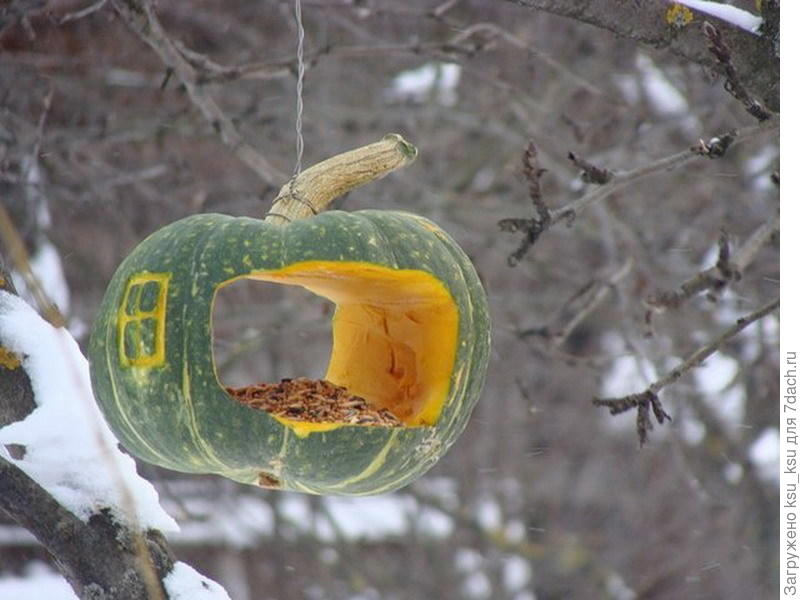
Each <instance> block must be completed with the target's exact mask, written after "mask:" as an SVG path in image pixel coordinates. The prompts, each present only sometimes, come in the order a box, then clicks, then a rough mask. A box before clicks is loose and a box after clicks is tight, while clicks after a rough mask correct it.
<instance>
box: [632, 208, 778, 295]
mask: <svg viewBox="0 0 800 600" xmlns="http://www.w3.org/2000/svg"><path fill="white" fill-rule="evenodd" d="M779 229H780V217H779V215H778V213H775V214H774V215H773V216H772V218H771V219H770V220H769V221H767V222H766V223H764V224H762V225H761V226H759V227H758V228H757V229H756V230H755V231H753V233H751V234H750V237H748V238H747V240H746V241H745V243H744V244H742V246H741V247H740V248H739V249H738V250H737V251H736V252H734V254H733V256H730V247H729V243H728V236H727V233H726V232H724V231H723V233H722V235H720V239H719V242H718V244H719V248H720V249H719V255H718V259H717V262H716V264H715V265H714V266H713V267H710V268H708V269H705V270H703V271H700V272H699V273H697V274H696V275H694V276H693V277H691V278H690V279H687V280H686V281H684V282H683V283H682V284H681V285H680V287H679V288H678V289H677V290H675V291H658V292H656V293H655V294H653V295H651V296H650V297H648V298H647V299H646V301H645V302H646V304H648V305H649V306H650V307H651V308H655V309H664V308H670V309H675V308H678V307H679V306H680V305H682V304H683V303H684V302H686V301H687V300H688V299H689V298H692V297H693V296H696V295H697V294H699V293H701V292H704V291H706V290H711V292H710V293H709V298H710V299H711V300H715V299H716V296H717V295H718V294H719V293H720V292H721V291H722V290H723V289H724V288H725V287H726V286H727V285H728V284H730V283H731V282H732V281H737V280H739V279H740V278H741V276H742V273H744V271H745V269H746V268H747V267H748V266H749V265H750V263H751V262H753V259H754V258H755V257H756V255H757V254H758V252H759V250H761V248H762V247H763V246H764V244H765V243H766V242H767V241H768V240H769V239H770V238H771V237H772V236H773V235H775V234H776V233H777V232H778V230H779Z"/></svg>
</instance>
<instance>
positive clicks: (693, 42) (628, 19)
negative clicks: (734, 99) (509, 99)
mask: <svg viewBox="0 0 800 600" xmlns="http://www.w3.org/2000/svg"><path fill="white" fill-rule="evenodd" d="M511 1H513V2H514V3H516V4H519V5H520V6H524V7H527V8H531V9H535V10H541V11H544V12H548V13H552V14H554V15H559V16H562V17H567V18H570V19H575V20H576V21H581V22H583V23H587V24H589V25H594V26H595V27H599V28H600V29H605V30H607V31H610V32H611V33H613V34H614V35H617V36H620V37H623V38H627V39H630V40H634V41H636V42H639V43H642V44H645V45H647V46H652V47H654V48H659V49H661V48H663V49H666V50H668V51H669V52H672V53H673V54H675V55H677V56H680V57H681V58H683V59H686V60H688V61H690V62H692V63H695V64H698V65H700V66H703V67H706V68H709V69H711V70H713V71H714V72H716V73H719V74H720V75H723V76H724V75H725V73H724V66H723V65H720V64H719V63H718V62H717V60H716V59H715V58H714V57H713V56H712V55H711V54H710V53H709V52H708V49H707V46H706V38H705V36H704V35H703V31H702V27H701V25H700V19H699V18H698V19H694V21H693V22H692V23H689V24H687V25H686V26H685V27H683V28H681V29H679V30H678V29H676V28H674V27H671V26H670V24H669V23H668V22H667V18H666V13H667V10H668V8H669V3H668V2H661V1H655V0H648V1H646V2H619V0H590V1H588V2H586V1H584V2H572V1H570V0H566V1H565V0H511ZM771 4H776V5H777V4H778V3H777V2H773V3H771ZM703 17H704V18H706V19H709V20H713V21H714V23H715V24H716V26H717V28H718V29H719V30H720V31H721V32H722V33H723V35H724V37H725V39H726V40H727V44H728V46H729V47H730V48H732V49H733V52H734V60H735V61H736V65H737V70H738V73H739V78H740V81H741V83H742V84H743V85H744V86H746V87H747V89H749V90H750V91H751V92H752V93H754V94H755V95H757V96H758V97H760V98H762V99H763V101H764V104H765V105H766V107H767V108H768V109H769V110H771V111H773V112H780V61H779V59H778V57H777V55H776V53H775V49H774V45H773V40H772V36H771V35H767V34H765V35H756V34H753V33H749V32H747V31H743V30H742V29H739V28H737V27H734V26H732V25H731V24H729V23H727V22H725V21H721V20H719V19H714V18H713V17H709V16H708V15H703ZM766 21H767V24H768V25H769V19H767V20H766ZM767 33H768V32H767Z"/></svg>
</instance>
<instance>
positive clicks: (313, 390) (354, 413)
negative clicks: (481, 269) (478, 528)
mask: <svg viewBox="0 0 800 600" xmlns="http://www.w3.org/2000/svg"><path fill="white" fill-rule="evenodd" d="M416 154H417V150H416V148H415V147H414V146H412V145H411V144H409V143H408V142H406V141H405V140H404V139H403V138H402V137H401V136H399V135H397V134H389V135H387V136H385V137H384V138H383V139H382V140H381V141H379V142H377V143H374V144H370V145H368V146H364V147H362V148H359V149H357V150H353V151H350V152H346V153H344V154H340V155H338V156H335V157H333V158H330V159H328V160H326V161H323V162H322V163H319V164H317V165H315V166H312V167H310V168H309V169H307V170H305V171H303V172H301V173H299V174H298V175H297V176H296V177H294V178H292V180H291V181H290V182H289V183H287V184H286V185H285V186H284V187H283V188H282V189H281V191H280V193H279V195H278V198H277V200H275V202H274V203H273V205H272V208H271V209H270V212H269V214H268V215H267V217H266V219H265V220H258V219H253V218H248V217H232V216H228V215H221V214H199V215H194V216H190V217H187V218H184V219H182V220H180V221H177V222H175V223H172V224H171V225H168V226H166V227H164V228H163V229H160V230H158V231H156V232H155V233H153V234H152V235H150V236H149V237H148V238H147V239H145V240H144V241H143V242H141V244H139V246H137V247H136V248H135V249H134V250H133V252H131V254H130V255H129V256H128V257H127V258H126V259H125V260H124V261H123V262H122V264H121V265H120V266H119V268H118V269H117V272H116V273H115V275H114V277H113V278H112V280H111V282H110V284H109V286H108V289H107V291H106V294H105V297H104V299H103V303H102V305H101V308H100V312H99V316H98V318H97V320H96V322H95V325H94V328H93V330H92V336H91V340H90V348H89V358H90V364H91V375H92V385H93V387H94V391H95V396H96V397H97V401H98V403H99V405H100V407H101V409H102V411H103V413H104V414H105V416H106V419H107V421H108V423H109V425H110V426H111V428H112V429H113V431H114V432H115V433H116V435H117V437H118V438H119V440H120V441H121V442H122V443H123V445H124V446H125V447H126V448H127V449H128V450H129V451H130V452H131V453H133V454H134V455H136V456H138V457H139V458H141V459H143V460H145V461H147V462H150V463H154V464H157V465H161V466H163V467H167V468H170V469H174V470H177V471H183V472H189V473H215V474H219V475H223V476H225V477H228V478H230V479H233V480H236V481H239V482H243V483H249V484H257V485H261V486H264V487H271V488H281V489H289V490H296V491H303V492H309V493H318V494H348V495H364V494H376V493H381V492H387V491H390V490H393V489H397V488H399V487H401V486H403V485H406V484H408V483H410V482H411V481H413V480H414V479H416V478H417V477H419V476H420V475H421V474H422V473H424V472H425V471H427V470H428V469H429V468H430V467H431V466H433V464H435V463H436V461H437V460H438V459H439V458H441V457H442V456H443V454H444V453H445V452H446V451H447V449H448V448H449V447H450V446H451V445H452V444H453V442H454V441H455V440H456V438H457V437H458V435H459V434H460V433H461V432H462V430H463V429H464V427H465V426H466V423H467V420H468V419H469V416H470V413H471V412H472V409H473V407H474V405H475V403H476V402H477V400H478V397H479V395H480V393H481V389H482V387H483V381H484V375H485V372H486V366H487V361H488V352H489V316H488V310H487V303H486V295H485V293H484V290H483V287H482V286H481V283H480V281H479V279H478V276H477V274H476V272H475V269H474V267H473V266H472V263H471V262H470V260H469V259H468V258H467V256H466V255H465V254H464V252H463V251H462V250H461V249H460V248H459V246H458V245H457V244H456V243H455V242H454V241H453V240H452V239H451V238H450V236H448V235H447V234H446V233H445V232H444V231H442V230H441V229H440V228H439V227H438V226H437V225H436V224H434V223H433V222H431V221H429V220H428V219H425V218H423V217H420V216H418V215H415V214H411V213H408V212H401V211H388V210H362V211H357V212H352V213H350V212H345V211H328V212H324V210H325V208H326V207H327V205H328V204H329V203H330V202H331V201H332V200H333V199H334V198H336V197H337V196H340V195H341V194H343V193H345V192H347V191H348V190H350V189H352V188H353V187H355V186H357V185H361V184H363V183H367V182H368V181H372V180H374V179H377V178H378V177H381V176H383V175H385V174H386V173H388V172H389V171H392V170H394V169H396V168H398V167H401V166H403V165H406V164H408V163H410V162H412V161H413V160H414V158H415V157H416ZM243 278H247V279H254V280H260V281H269V282H274V283H278V284H283V285H295V286H302V287H303V288H305V289H307V290H309V291H311V292H313V293H315V294H317V295H319V296H322V297H324V298H327V299H329V300H331V301H332V302H333V303H334V304H335V305H336V310H335V312H334V315H333V320H332V324H331V329H332V336H333V343H332V350H331V356H330V360H329V364H328V369H327V373H326V375H325V379H324V380H323V381H313V380H309V379H305V378H298V379H295V380H284V381H282V382H280V383H275V384H265V385H262V386H253V387H252V388H249V391H248V392H247V393H243V392H242V390H229V389H226V388H225V387H224V386H223V385H222V384H221V383H220V382H219V380H218V378H217V372H216V367H215V364H214V357H213V351H212V335H213V334H212V331H213V330H212V323H211V320H212V310H213V304H214V297H215V294H216V293H217V291H218V290H219V289H220V288H221V287H223V286H225V285H228V284H230V283H232V282H234V281H237V280H239V279H243ZM255 388H260V389H259V390H258V391H259V392H260V395H259V394H255V393H252V392H253V390H255ZM310 398H313V399H314V403H313V405H312V404H309V403H308V399H310ZM287 402H288V404H287ZM304 402H305V404H304ZM289 404H291V405H292V406H294V407H295V408H297V407H298V406H299V409H298V410H295V411H294V412H293V411H292V410H290V409H288V408H287V406H288V405H289Z"/></svg>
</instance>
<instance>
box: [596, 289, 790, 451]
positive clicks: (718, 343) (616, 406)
mask: <svg viewBox="0 0 800 600" xmlns="http://www.w3.org/2000/svg"><path fill="white" fill-rule="evenodd" d="M779 304H780V299H779V298H775V299H774V300H771V301H770V302H767V303H766V304H764V305H763V306H761V307H760V308H758V309H756V310H754V311H753V312H752V313H750V314H749V315H746V316H744V317H742V318H740V319H737V320H736V323H734V324H733V325H731V326H730V327H728V329H726V330H725V331H723V332H722V333H721V334H719V335H718V336H717V337H716V338H715V339H713V340H712V341H711V342H709V343H708V344H706V345H705V346H703V347H702V348H698V349H697V350H696V351H695V352H693V353H692V354H691V356H689V357H688V358H686V360H684V361H683V362H682V363H681V364H680V365H678V366H677V367H675V368H674V369H672V370H671V371H670V372H669V373H667V374H666V375H664V376H663V377H661V378H659V379H658V380H656V381H654V382H653V383H651V384H650V385H649V386H648V387H647V389H646V390H644V391H643V392H639V393H636V394H630V395H628V396H623V397H622V398H595V399H594V400H592V404H594V405H595V406H602V407H605V408H607V409H608V410H609V412H610V413H611V414H612V415H618V414H621V413H624V412H627V411H629V410H630V409H632V408H636V409H637V419H636V431H637V433H638V435H639V443H640V444H644V443H645V442H646V441H647V432H648V431H650V430H652V428H653V425H652V423H651V421H650V411H651V410H652V412H653V414H654V416H655V417H656V419H657V420H658V422H659V423H663V422H664V420H665V419H670V416H669V415H668V414H667V413H666V412H665V411H664V409H663V408H662V407H661V402H660V400H659V398H658V393H659V392H660V391H661V390H662V389H664V388H665V387H666V386H668V385H670V384H672V383H675V382H676V381H677V380H678V379H680V378H681V377H683V376H684V375H686V373H688V372H689V371H691V370H692V369H694V368H695V367H697V366H698V365H700V364H701V363H702V362H703V361H704V360H705V359H707V358H708V357H709V356H711V355H712V354H714V353H715V352H716V351H717V350H719V349H720V348H721V347H722V346H723V345H724V344H725V343H726V342H727V341H728V340H730V339H731V338H732V337H734V336H736V335H737V334H738V333H739V332H741V331H742V330H743V329H744V328H745V327H747V326H748V325H750V324H751V323H754V322H755V321H758V320H759V319H761V318H763V317H765V316H766V315H768V314H769V313H771V312H772V311H773V310H775V309H776V308H778V306H779Z"/></svg>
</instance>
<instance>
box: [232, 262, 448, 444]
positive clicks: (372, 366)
mask: <svg viewBox="0 0 800 600" xmlns="http://www.w3.org/2000/svg"><path fill="white" fill-rule="evenodd" d="M239 279H253V280H258V281H268V282H272V283H278V284H283V285H295V286H300V287H303V288H305V289H306V290H308V291H310V292H312V293H313V294H316V295H318V296H321V297H323V298H326V299H328V300H330V301H331V302H333V303H334V304H335V305H336V311H335V314H334V317H333V321H332V327H331V329H332V336H333V344H332V349H331V356H330V359H329V363H328V369H327V372H326V375H325V380H326V381H327V382H330V383H331V384H333V385H334V386H338V387H341V388H344V389H346V390H347V392H348V393H349V394H351V395H352V396H354V397H361V398H364V399H365V400H366V401H367V402H368V403H369V404H370V405H371V406H372V407H374V408H375V409H376V410H386V411H388V412H390V413H391V414H392V415H394V416H396V417H397V419H399V421H400V422H401V423H402V426H405V427H425V426H433V425H435V424H436V422H437V421H438V419H439V417H440V415H441V412H442V409H443V407H444V404H445V401H446V400H447V397H448V394H449V392H450V385H451V382H450V378H451V373H452V370H453V366H454V364H455V360H456V352H457V343H458V325H459V324H458V318H459V317H458V307H457V305H456V302H455V300H454V299H453V297H452V295H451V294H450V292H449V290H448V289H447V287H446V286H445V285H444V284H443V283H442V282H441V281H439V280H438V279H436V277H434V276H433V275H432V274H431V273H428V272H426V271H422V270H417V269H393V268H390V267H384V266H381V265H375V264H372V263H365V262H357V261H343V262H337V261H305V262H299V263H294V264H292V265H289V266H286V267H283V268H281V269H275V270H255V271H252V272H251V273H248V274H246V275H242V276H239V277H235V278H232V279H230V280H227V281H225V282H223V283H222V284H220V286H219V287H218V288H217V291H218V290H219V289H220V288H222V287H224V286H226V285H229V284H231V283H233V282H234V281H237V280H239ZM233 397H234V398H235V396H233ZM270 414H272V413H270ZM272 416H273V418H275V419H276V420H278V421H279V422H281V423H282V424H283V425H286V426H287V427H290V428H291V429H292V430H293V431H294V433H296V434H297V435H298V436H301V437H305V436H307V435H309V434H310V433H313V432H322V431H331V430H333V429H337V428H339V427H343V426H364V425H368V426H369V425H373V426H374V424H359V423H349V422H346V421H324V422H319V421H317V422H313V421H300V420H295V419H289V418H286V417H285V416H281V415H277V414H272Z"/></svg>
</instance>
